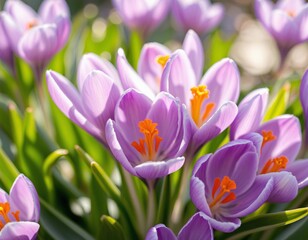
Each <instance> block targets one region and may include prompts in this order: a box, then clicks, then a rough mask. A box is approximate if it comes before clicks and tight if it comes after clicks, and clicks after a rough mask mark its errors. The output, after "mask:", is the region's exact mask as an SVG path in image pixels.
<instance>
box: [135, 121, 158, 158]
mask: <svg viewBox="0 0 308 240" xmlns="http://www.w3.org/2000/svg"><path fill="white" fill-rule="evenodd" d="M138 127H139V130H140V132H141V133H142V134H143V135H144V138H140V139H139V142H137V141H134V142H132V143H131V145H132V146H133V147H134V148H135V149H136V150H137V151H138V152H139V153H140V154H141V155H142V156H143V157H144V158H145V159H147V160H153V159H155V157H156V154H157V151H158V148H159V145H160V142H161V141H162V140H163V139H162V138H161V137H160V136H158V134H159V132H158V129H157V128H156V127H157V123H154V122H152V120H151V119H145V120H143V121H140V122H139V123H138Z"/></svg>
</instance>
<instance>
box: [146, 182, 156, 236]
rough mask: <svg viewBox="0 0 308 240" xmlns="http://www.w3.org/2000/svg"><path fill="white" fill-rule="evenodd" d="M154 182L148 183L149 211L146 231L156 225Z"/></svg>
mask: <svg viewBox="0 0 308 240" xmlns="http://www.w3.org/2000/svg"><path fill="white" fill-rule="evenodd" d="M154 186H155V184H154V181H148V211H147V224H146V226H147V227H146V230H148V229H150V228H151V227H153V225H154V221H155V212H156V203H155V189H154Z"/></svg>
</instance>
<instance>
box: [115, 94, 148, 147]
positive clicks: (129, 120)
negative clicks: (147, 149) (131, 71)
mask: <svg viewBox="0 0 308 240" xmlns="http://www.w3.org/2000/svg"><path fill="white" fill-rule="evenodd" d="M151 104H152V101H151V100H150V99H149V98H148V97H147V96H146V95H145V94H142V93H140V92H137V91H136V90H134V89H129V90H127V91H126V92H125V93H124V94H123V95H122V97H121V98H120V100H119V102H118V104H117V106H116V109H115V121H116V123H117V125H118V126H119V128H121V131H122V132H123V134H124V136H125V138H126V140H127V142H129V143H131V142H133V141H138V139H139V138H143V137H144V136H143V134H141V133H140V131H139V127H138V123H139V122H140V121H143V120H145V119H146V117H147V113H148V111H149V110H150V107H151Z"/></svg>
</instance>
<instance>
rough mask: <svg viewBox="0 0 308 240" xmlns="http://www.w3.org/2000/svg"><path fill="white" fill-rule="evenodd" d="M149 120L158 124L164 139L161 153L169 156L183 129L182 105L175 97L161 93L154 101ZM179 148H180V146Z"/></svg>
mask: <svg viewBox="0 0 308 240" xmlns="http://www.w3.org/2000/svg"><path fill="white" fill-rule="evenodd" d="M147 118H149V119H151V120H152V121H153V122H155V123H157V129H158V131H159V136H160V137H161V138H162V141H161V143H160V147H159V152H162V153H164V155H167V154H168V152H169V151H170V149H172V148H174V143H175V142H176V141H177V138H179V136H178V134H179V131H180V130H181V128H182V127H183V119H182V116H181V105H180V103H179V102H177V101H176V100H175V98H174V97H173V96H171V95H169V94H167V93H165V92H161V93H159V95H157V97H156V99H155V100H154V102H153V105H152V107H151V109H150V111H149V113H148V115H147ZM180 137H181V136H180ZM181 138H182V137H181ZM181 140H182V139H181ZM177 147H180V144H178V146H177ZM167 156H168V155H167ZM173 156H174V155H173Z"/></svg>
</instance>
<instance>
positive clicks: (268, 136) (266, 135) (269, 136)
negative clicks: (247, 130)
mask: <svg viewBox="0 0 308 240" xmlns="http://www.w3.org/2000/svg"><path fill="white" fill-rule="evenodd" d="M261 134H262V136H263V141H262V146H261V149H262V148H263V147H264V145H265V144H266V143H268V142H271V141H273V140H275V139H276V136H275V135H274V134H273V132H272V131H271V130H269V131H265V130H262V131H261Z"/></svg>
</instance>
